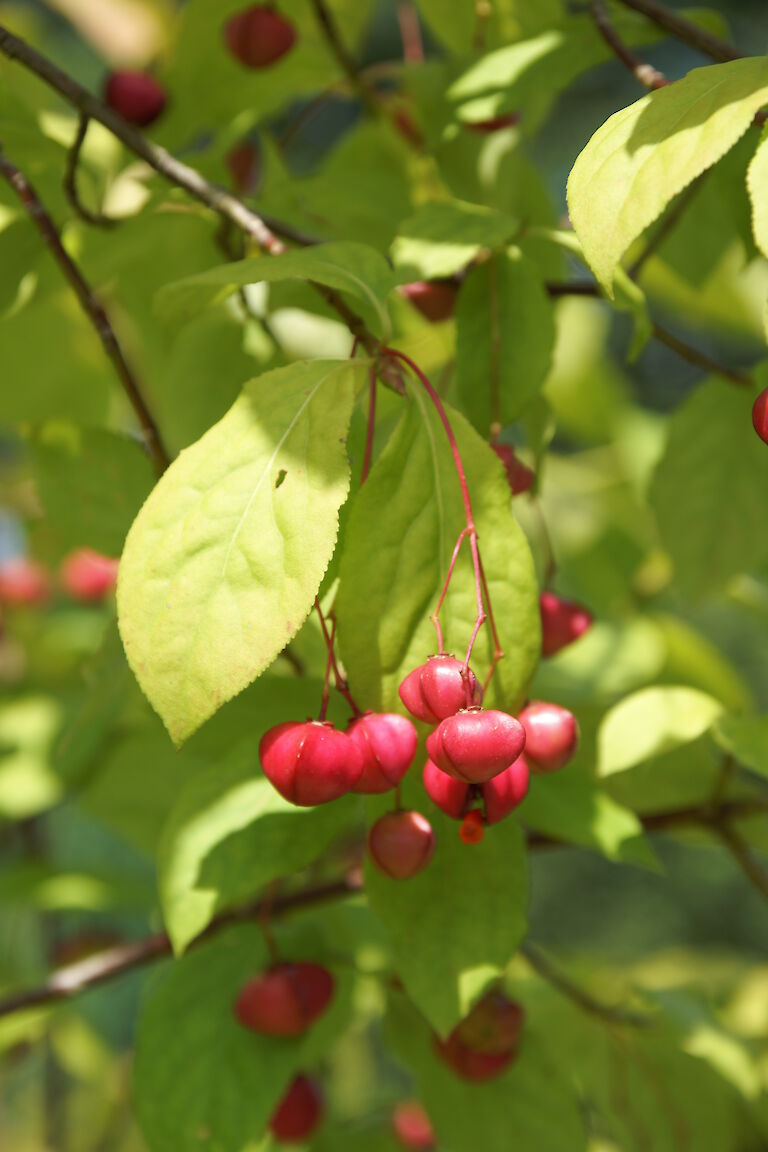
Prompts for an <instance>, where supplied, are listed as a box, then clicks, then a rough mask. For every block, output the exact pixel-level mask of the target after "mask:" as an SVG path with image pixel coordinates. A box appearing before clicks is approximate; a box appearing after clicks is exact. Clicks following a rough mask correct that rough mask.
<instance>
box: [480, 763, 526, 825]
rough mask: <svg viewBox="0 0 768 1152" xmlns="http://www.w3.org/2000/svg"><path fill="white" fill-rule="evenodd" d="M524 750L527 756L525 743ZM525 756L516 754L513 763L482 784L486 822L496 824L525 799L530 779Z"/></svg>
mask: <svg viewBox="0 0 768 1152" xmlns="http://www.w3.org/2000/svg"><path fill="white" fill-rule="evenodd" d="M525 751H526V756H527V755H528V746H527V744H526V750H525ZM526 756H518V758H517V760H515V762H514V764H510V766H509V768H505V769H504V771H503V772H499V774H498V776H494V777H493V779H492V780H486V782H485V784H483V802H484V803H485V819H486V822H487V823H488V824H498V823H499V821H500V820H504V819H505V817H507V816H509V814H510V812H514V810H515V808H517V807H518V806H519V805H520V804H522V802H523V800H525V797H526V796H527V794H528V784H529V781H530V772H529V769H528V764H527V763H526Z"/></svg>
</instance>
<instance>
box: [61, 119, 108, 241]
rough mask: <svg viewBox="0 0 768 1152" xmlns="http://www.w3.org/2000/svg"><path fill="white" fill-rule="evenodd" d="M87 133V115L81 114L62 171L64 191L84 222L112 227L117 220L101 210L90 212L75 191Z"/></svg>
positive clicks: (101, 226)
mask: <svg viewBox="0 0 768 1152" xmlns="http://www.w3.org/2000/svg"><path fill="white" fill-rule="evenodd" d="M87 134H88V117H87V116H85V115H83V116H81V117H80V120H79V122H78V125H77V134H76V136H75V139H74V140H73V141H72V147H71V148H70V150H69V155H68V156H67V167H66V169H65V171H64V192H65V194H66V197H67V200H68V201H69V203H70V204H71V206H72V208H73V209H74V211H75V212H76V213H77V215H78V216H79V217H80V219H81V220H84V221H85V223H86V224H93V225H95V226H96V227H97V228H114V227H115V226H116V225H117V224H118V223H119V221H118V220H113V219H112V218H111V217H110V216H105V215H104V213H103V212H91V210H90V208H86V206H85V204H83V202H82V200H81V199H80V196H79V193H78V191H77V169H78V166H79V164H80V153H81V152H82V149H83V144H84V143H85V137H86V135H87Z"/></svg>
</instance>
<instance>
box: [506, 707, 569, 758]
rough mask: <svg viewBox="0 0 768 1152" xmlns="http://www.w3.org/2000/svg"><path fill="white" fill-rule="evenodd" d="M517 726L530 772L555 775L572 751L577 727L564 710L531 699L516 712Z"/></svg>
mask: <svg viewBox="0 0 768 1152" xmlns="http://www.w3.org/2000/svg"><path fill="white" fill-rule="evenodd" d="M520 723H521V724H522V725H523V728H525V757H526V760H527V761H528V763H529V765H530V768H531V771H532V772H556V771H557V769H558V768H562V767H563V766H564V765H565V764H567V763H568V761H569V760H570V759H571V757H572V756H573V754H574V752H575V751H576V748H577V746H578V743H579V726H578V724H577V723H576V717H575V716H574V715H573V713H572V712H569V711H568V709H567V708H561V707H560V706H559V704H546V703H545V702H544V701H543V700H532V701H531V703H530V704H529V705H528V706H527V707H526V708H524V709H523V711H522V712H521V713H520Z"/></svg>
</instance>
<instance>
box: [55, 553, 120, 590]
mask: <svg viewBox="0 0 768 1152" xmlns="http://www.w3.org/2000/svg"><path fill="white" fill-rule="evenodd" d="M119 564H120V561H119V560H114V559H112V557H111V556H102V554H101V553H100V552H93V551H92V550H91V549H90V548H78V549H77V551H76V552H70V554H69V556H67V557H66V559H65V560H64V562H63V564H62V566H61V569H60V572H59V575H60V577H61V583H62V585H63V587H64V590H65V591H66V592H68V593H69V595H70V596H71V597H72V598H73V599H74V600H83V601H85V602H88V601H92V602H95V601H99V600H103V599H104V598H105V597H106V596H108V595H109V594H110V592H111V591H112V590H113V588H114V587H115V584H116V583H117V569H118V567H119Z"/></svg>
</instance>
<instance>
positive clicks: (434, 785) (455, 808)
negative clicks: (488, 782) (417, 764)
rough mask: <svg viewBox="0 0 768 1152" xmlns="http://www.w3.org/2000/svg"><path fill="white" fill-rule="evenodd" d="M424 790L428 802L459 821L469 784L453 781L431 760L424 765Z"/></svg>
mask: <svg viewBox="0 0 768 1152" xmlns="http://www.w3.org/2000/svg"><path fill="white" fill-rule="evenodd" d="M422 778H423V780H424V789H425V791H426V793H427V795H428V796H429V798H430V800H431V801H432V802H433V803H434V804H437V806H438V808H440V809H441V810H442V811H443V812H445V814H446V815H447V816H452V817H453V819H454V820H461V818H462V816H463V815H464V809H465V808H466V806H467V800H468V798H469V784H466V783H465V782H464V781H463V780H455V779H454V778H453V776H449V775H448V773H447V772H443V771H442V770H441V769H440V768H438V766H437V764H433V763H432V761H431V760H427V762H426V764H425V765H424V773H423V777H422Z"/></svg>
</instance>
